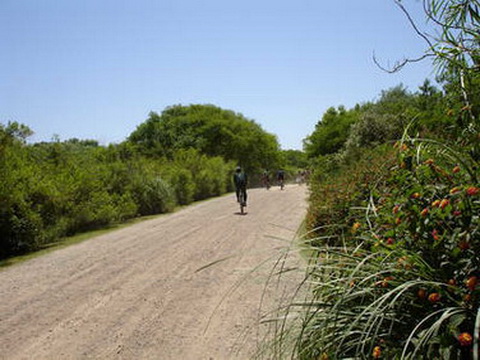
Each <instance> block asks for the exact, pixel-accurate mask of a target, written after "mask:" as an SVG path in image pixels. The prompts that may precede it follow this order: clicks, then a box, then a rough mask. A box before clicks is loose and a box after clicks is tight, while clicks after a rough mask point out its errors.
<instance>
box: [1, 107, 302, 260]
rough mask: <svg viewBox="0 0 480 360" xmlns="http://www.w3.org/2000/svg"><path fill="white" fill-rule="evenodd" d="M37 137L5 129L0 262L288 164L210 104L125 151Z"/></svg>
mask: <svg viewBox="0 0 480 360" xmlns="http://www.w3.org/2000/svg"><path fill="white" fill-rule="evenodd" d="M32 133H33V131H32V130H31V129H29V128H28V127H27V126H25V125H22V124H18V123H16V122H13V123H8V124H3V125H2V124H0V169H1V171H0V234H1V237H0V258H6V257H9V256H12V255H15V254H21V253H25V252H29V251H32V250H36V249H39V248H41V247H43V246H45V245H46V244H49V243H51V242H53V241H57V240H58V239H59V238H61V237H64V236H68V235H72V234H75V233H77V232H81V231H85V230H90V229H95V228H100V227H104V226H107V225H109V224H112V223H118V222H122V221H125V220H127V219H130V218H133V217H136V216H142V215H152V214H159V213H164V212H168V211H171V210H173V209H174V207H175V206H176V205H186V204H190V203H191V202H193V201H196V200H201V199H205V198H208V197H211V196H217V195H221V194H223V193H225V192H227V191H230V190H231V189H232V183H231V174H232V172H233V169H234V168H235V166H237V164H240V165H242V166H243V167H245V168H247V170H248V171H250V172H251V173H252V174H255V173H261V171H262V169H263V168H265V167H269V168H275V167H278V166H280V164H281V163H284V164H287V163H288V164H289V166H291V167H292V166H294V164H295V163H296V160H295V159H297V158H298V156H297V157H296V158H295V157H294V158H293V159H290V160H289V161H287V159H286V157H285V156H284V155H283V152H282V151H281V150H280V147H279V144H278V141H277V139H276V137H275V136H273V135H271V134H269V133H267V132H265V131H264V130H263V129H262V128H261V127H260V126H259V125H258V124H257V123H255V122H254V121H253V120H249V119H246V118H245V117H243V116H242V115H241V114H236V113H234V112H232V111H228V110H223V109H221V108H218V107H215V106H211V105H191V106H180V105H177V106H172V107H169V108H167V109H165V111H164V112H162V114H161V115H158V114H156V113H151V114H150V116H149V118H148V119H147V120H146V121H145V122H144V123H142V124H141V125H139V126H138V128H137V129H136V130H135V131H134V132H133V133H132V134H131V135H130V136H129V137H128V139H127V140H126V141H124V142H122V143H120V144H116V145H109V146H100V145H99V144H98V142H97V141H95V140H80V139H70V140H67V141H60V140H58V139H56V140H54V141H51V142H43V143H35V144H28V143H27V141H26V140H27V138H28V137H29V136H30V135H32Z"/></svg>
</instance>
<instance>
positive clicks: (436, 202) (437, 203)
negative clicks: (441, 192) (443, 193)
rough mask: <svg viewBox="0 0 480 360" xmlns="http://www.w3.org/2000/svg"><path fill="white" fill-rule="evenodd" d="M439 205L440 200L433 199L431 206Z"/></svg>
mask: <svg viewBox="0 0 480 360" xmlns="http://www.w3.org/2000/svg"><path fill="white" fill-rule="evenodd" d="M439 205H440V200H435V201H434V202H432V206H433V207H438V206H439Z"/></svg>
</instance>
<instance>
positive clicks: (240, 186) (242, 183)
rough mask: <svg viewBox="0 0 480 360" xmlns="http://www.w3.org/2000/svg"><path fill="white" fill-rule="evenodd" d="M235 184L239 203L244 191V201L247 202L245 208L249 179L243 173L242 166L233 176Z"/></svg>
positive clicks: (238, 167)
mask: <svg viewBox="0 0 480 360" xmlns="http://www.w3.org/2000/svg"><path fill="white" fill-rule="evenodd" d="M233 183H234V184H235V193H236V194H237V202H240V191H243V196H244V197H243V200H244V201H245V204H244V206H246V205H247V184H248V178H247V174H246V173H245V172H244V171H242V168H241V167H240V166H237V168H236V169H235V174H233Z"/></svg>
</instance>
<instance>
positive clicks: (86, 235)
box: [0, 193, 233, 271]
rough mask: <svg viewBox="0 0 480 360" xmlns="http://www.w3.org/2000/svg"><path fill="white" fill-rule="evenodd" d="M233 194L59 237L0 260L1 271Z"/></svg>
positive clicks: (229, 194)
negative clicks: (32, 249) (22, 253)
mask: <svg viewBox="0 0 480 360" xmlns="http://www.w3.org/2000/svg"><path fill="white" fill-rule="evenodd" d="M232 194H233V193H226V194H223V195H220V196H216V197H213V198H209V199H204V200H199V201H196V202H194V203H192V204H189V205H179V206H177V207H176V208H175V209H174V210H173V211H172V212H169V213H163V214H156V215H148V216H141V217H137V218H133V219H130V220H127V221H126V222H123V223H118V224H112V225H108V226H107V227H104V228H101V229H95V230H91V231H86V232H82V233H80V234H76V235H73V236H68V237H64V238H61V239H58V241H55V242H52V243H50V244H46V245H45V246H44V247H42V248H41V249H40V250H37V251H34V252H31V253H28V254H24V255H19V256H13V257H11V258H8V259H3V260H0V271H2V270H4V269H6V268H8V267H10V266H13V265H16V264H21V263H23V262H25V261H28V260H31V259H34V258H37V257H40V256H43V255H46V254H48V253H51V252H54V251H56V250H60V249H63V248H66V247H68V246H71V245H75V244H78V243H81V242H83V241H86V240H90V239H93V238H95V237H97V236H101V235H104V234H108V233H111V232H113V231H116V230H120V229H123V228H126V227H129V226H132V225H134V224H137V223H140V222H143V221H147V220H152V219H157V218H160V217H162V216H166V215H170V214H173V213H176V212H178V211H180V210H182V209H185V208H187V207H189V206H193V205H197V204H201V203H203V202H206V201H208V200H212V199H216V198H222V197H227V196H231V195H232Z"/></svg>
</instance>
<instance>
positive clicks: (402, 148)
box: [400, 144, 408, 151]
mask: <svg viewBox="0 0 480 360" xmlns="http://www.w3.org/2000/svg"><path fill="white" fill-rule="evenodd" d="M400 150H401V151H406V150H408V146H407V144H402V146H401V147H400Z"/></svg>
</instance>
